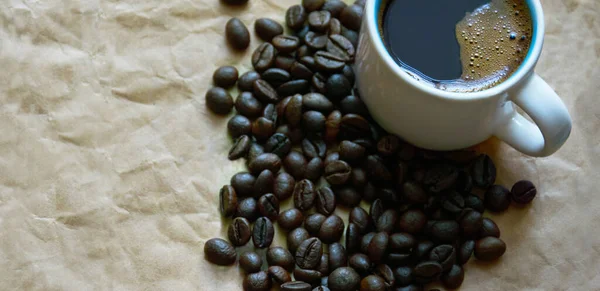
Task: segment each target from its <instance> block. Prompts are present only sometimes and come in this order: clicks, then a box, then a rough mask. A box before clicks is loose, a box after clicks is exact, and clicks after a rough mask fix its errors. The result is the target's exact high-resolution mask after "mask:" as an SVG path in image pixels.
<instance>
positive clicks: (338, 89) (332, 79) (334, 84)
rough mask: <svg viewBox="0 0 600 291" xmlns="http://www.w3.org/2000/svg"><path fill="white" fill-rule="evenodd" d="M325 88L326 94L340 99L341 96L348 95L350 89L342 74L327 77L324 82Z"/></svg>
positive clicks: (350, 86) (334, 98) (348, 82)
mask: <svg viewBox="0 0 600 291" xmlns="http://www.w3.org/2000/svg"><path fill="white" fill-rule="evenodd" d="M325 90H327V95H328V97H329V98H331V99H333V100H336V101H337V100H342V98H344V97H346V96H348V95H349V94H350V91H351V90H352V85H351V84H350V81H348V79H346V77H345V76H344V75H342V74H333V75H331V76H329V79H327V83H326V84H325Z"/></svg>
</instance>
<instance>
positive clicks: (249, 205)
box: [235, 198, 259, 221]
mask: <svg viewBox="0 0 600 291" xmlns="http://www.w3.org/2000/svg"><path fill="white" fill-rule="evenodd" d="M258 214H259V213H258V205H257V203H256V199H254V198H246V199H244V200H242V201H240V202H239V203H238V208H237V209H236V211H235V216H236V217H243V218H245V219H247V220H248V221H255V220H256V219H257V218H258Z"/></svg>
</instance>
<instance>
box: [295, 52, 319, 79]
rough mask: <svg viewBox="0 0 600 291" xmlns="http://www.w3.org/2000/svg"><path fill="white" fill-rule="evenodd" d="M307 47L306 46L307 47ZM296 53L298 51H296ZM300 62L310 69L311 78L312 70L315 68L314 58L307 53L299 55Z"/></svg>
mask: <svg viewBox="0 0 600 291" xmlns="http://www.w3.org/2000/svg"><path fill="white" fill-rule="evenodd" d="M307 49H308V47H307ZM296 54H298V53H296ZM300 63H301V64H303V65H304V66H305V67H306V68H307V69H309V70H310V73H311V75H310V76H311V79H312V76H313V71H314V70H315V68H316V66H315V58H313V57H312V56H309V55H304V56H302V57H300Z"/></svg>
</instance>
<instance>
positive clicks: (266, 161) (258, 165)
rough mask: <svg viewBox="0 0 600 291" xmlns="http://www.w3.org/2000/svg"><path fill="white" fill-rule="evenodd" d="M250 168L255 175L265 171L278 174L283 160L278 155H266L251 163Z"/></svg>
mask: <svg viewBox="0 0 600 291" xmlns="http://www.w3.org/2000/svg"><path fill="white" fill-rule="evenodd" d="M261 118H262V117H261ZM248 168H249V169H250V171H251V172H252V173H255V174H259V173H260V172H262V171H264V170H269V171H271V172H273V173H277V172H279V169H280V168H281V159H280V158H279V157H278V156H277V155H276V154H272V153H264V154H262V155H260V156H258V157H256V159H254V161H252V162H251V163H250V165H249V167H248Z"/></svg>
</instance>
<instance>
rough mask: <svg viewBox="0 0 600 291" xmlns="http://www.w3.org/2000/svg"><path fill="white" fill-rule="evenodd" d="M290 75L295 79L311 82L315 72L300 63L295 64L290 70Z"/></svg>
mask: <svg viewBox="0 0 600 291" xmlns="http://www.w3.org/2000/svg"><path fill="white" fill-rule="evenodd" d="M307 58H310V57H307ZM290 73H291V75H292V77H294V78H295V79H303V80H310V79H311V78H312V76H313V72H312V71H311V70H310V69H309V68H308V67H306V66H305V65H304V64H302V63H300V62H295V63H294V64H293V65H292V67H291V68H290Z"/></svg>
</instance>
